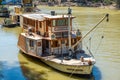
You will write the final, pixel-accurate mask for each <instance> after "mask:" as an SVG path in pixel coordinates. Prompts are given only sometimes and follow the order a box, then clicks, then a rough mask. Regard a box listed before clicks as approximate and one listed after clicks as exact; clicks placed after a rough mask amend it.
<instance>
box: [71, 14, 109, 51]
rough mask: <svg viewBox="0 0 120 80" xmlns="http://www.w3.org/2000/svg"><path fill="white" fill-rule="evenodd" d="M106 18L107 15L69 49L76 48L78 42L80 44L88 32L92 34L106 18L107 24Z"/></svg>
mask: <svg viewBox="0 0 120 80" xmlns="http://www.w3.org/2000/svg"><path fill="white" fill-rule="evenodd" d="M108 17H109V14H106V15H105V16H104V17H103V18H102V19H101V20H100V21H99V22H98V23H97V24H96V25H95V26H94V27H93V28H92V29H91V30H90V31H88V33H87V34H86V35H85V36H83V37H82V38H81V39H80V40H79V41H78V42H77V43H75V44H74V45H73V46H71V49H72V50H73V48H74V47H75V46H77V45H78V44H79V42H81V41H82V40H83V39H84V38H85V37H86V36H87V35H88V34H89V33H90V32H92V31H93V30H94V29H95V28H96V27H97V26H98V25H99V24H100V23H101V22H102V21H103V20H105V19H106V18H107V19H106V21H107V22H108V21H109V18H108Z"/></svg>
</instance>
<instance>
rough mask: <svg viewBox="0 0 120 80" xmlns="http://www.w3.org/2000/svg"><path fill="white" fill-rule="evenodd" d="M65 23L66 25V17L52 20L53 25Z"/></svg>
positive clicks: (63, 24)
mask: <svg viewBox="0 0 120 80" xmlns="http://www.w3.org/2000/svg"><path fill="white" fill-rule="evenodd" d="M66 25H68V20H67V19H58V20H53V26H66Z"/></svg>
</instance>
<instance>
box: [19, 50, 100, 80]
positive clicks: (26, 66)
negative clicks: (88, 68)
mask: <svg viewBox="0 0 120 80" xmlns="http://www.w3.org/2000/svg"><path fill="white" fill-rule="evenodd" d="M22 57H23V58H24V59H23V58H22ZM18 58H19V62H20V66H21V69H22V72H23V75H24V76H25V77H26V78H27V79H28V80H53V79H55V76H59V78H60V76H61V77H63V78H61V79H60V80H101V73H100V71H99V69H98V68H97V67H94V69H93V74H91V75H76V74H74V75H72V76H71V77H70V74H68V73H64V72H61V71H58V70H55V69H53V68H51V67H49V66H47V65H46V64H44V63H43V62H41V61H40V60H39V59H37V58H35V57H32V56H28V55H26V54H24V53H22V52H20V53H19V56H18ZM96 73H97V74H96ZM50 77H53V78H52V79H51V78H50Z"/></svg>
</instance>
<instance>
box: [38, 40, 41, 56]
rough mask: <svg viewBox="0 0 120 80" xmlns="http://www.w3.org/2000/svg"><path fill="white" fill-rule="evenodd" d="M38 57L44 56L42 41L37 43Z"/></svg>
mask: <svg viewBox="0 0 120 80" xmlns="http://www.w3.org/2000/svg"><path fill="white" fill-rule="evenodd" d="M37 55H39V56H41V55H42V40H39V41H37Z"/></svg>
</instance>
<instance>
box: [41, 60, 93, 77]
mask: <svg viewBox="0 0 120 80" xmlns="http://www.w3.org/2000/svg"><path fill="white" fill-rule="evenodd" d="M41 61H43V62H44V63H46V64H47V65H49V66H51V67H53V68H54V69H57V70H59V71H62V72H66V73H71V74H85V75H89V74H91V73H92V67H93V66H92V65H86V66H85V65H84V66H83V65H79V66H78V65H65V64H62V63H61V64H58V63H55V62H52V61H49V60H44V59H41Z"/></svg>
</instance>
